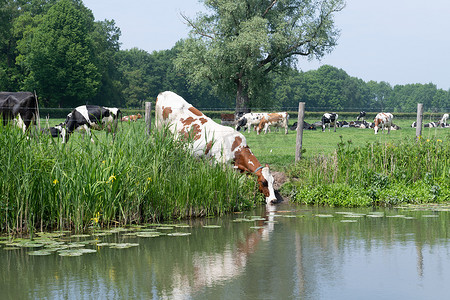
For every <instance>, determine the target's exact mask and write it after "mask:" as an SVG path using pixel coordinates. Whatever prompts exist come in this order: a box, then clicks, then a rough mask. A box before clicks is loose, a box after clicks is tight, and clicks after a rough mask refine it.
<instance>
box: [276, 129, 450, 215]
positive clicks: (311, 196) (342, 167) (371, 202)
mask: <svg viewBox="0 0 450 300" xmlns="http://www.w3.org/2000/svg"><path fill="white" fill-rule="evenodd" d="M289 175H290V177H291V178H292V179H293V180H292V181H291V182H290V183H288V184H286V185H284V186H283V191H284V192H285V193H287V194H289V195H290V197H291V200H292V201H293V202H298V203H303V204H317V205H329V206H344V207H354V206H375V205H379V206H390V205H398V204H400V203H427V202H437V203H439V202H446V201H450V143H449V138H448V136H447V138H446V139H444V140H442V139H438V138H434V139H424V138H421V139H420V140H419V141H416V140H415V139H414V138H408V139H405V140H402V141H396V142H385V143H379V142H374V143H367V144H366V145H363V146H355V145H353V143H352V142H351V141H346V142H345V141H343V140H342V141H341V142H340V143H339V144H338V147H337V150H336V152H334V153H333V154H331V155H328V156H325V155H318V156H314V157H312V158H309V159H304V160H302V161H300V162H299V163H298V164H295V165H293V166H292V167H291V168H289Z"/></svg>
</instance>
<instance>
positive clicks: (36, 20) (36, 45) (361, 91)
mask: <svg viewBox="0 0 450 300" xmlns="http://www.w3.org/2000/svg"><path fill="white" fill-rule="evenodd" d="M222 1H225V0H222ZM219 2H220V1H217V3H219ZM237 2H239V1H237ZM0 6H1V7H0V37H1V38H0V48H1V51H0V89H1V90H4V91H20V90H27V91H36V93H37V94H38V96H39V99H40V105H41V106H43V107H63V108H73V107H75V106H78V105H82V104H98V105H105V106H116V107H121V108H141V107H142V106H143V103H144V102H147V101H152V102H154V101H155V99H156V97H157V95H158V93H159V92H161V91H164V90H171V91H174V92H176V93H178V94H180V95H182V96H183V97H184V98H185V99H186V100H187V101H188V102H190V103H192V104H193V105H194V106H196V107H198V108H201V109H218V110H219V109H228V110H234V109H235V105H236V99H237V98H236V90H235V88H234V89H233V88H230V87H228V88H227V86H226V85H224V84H221V86H220V88H218V83H217V82H214V81H211V80H208V78H207V77H208V76H206V75H205V76H203V75H201V74H199V73H197V74H189V72H187V71H186V64H185V65H183V62H182V60H183V57H186V49H188V48H192V47H193V45H192V43H191V41H189V39H186V40H180V41H178V42H177V43H176V44H175V45H174V46H173V48H172V49H168V50H162V51H154V52H152V53H149V52H147V51H144V50H140V49H137V48H133V49H129V50H122V49H121V48H120V42H119V38H120V35H121V32H120V28H118V27H117V26H116V25H115V22H114V20H104V21H95V18H94V15H93V13H92V11H91V10H90V9H88V8H87V7H85V6H84V4H83V2H82V1H81V0H28V1H26V0H0ZM272 18H273V19H275V18H274V17H273V16H272ZM248 28H250V29H248V30H251V28H252V27H251V26H250V27H248ZM255 28H256V29H255V30H257V28H259V27H255ZM250 32H251V31H250ZM247 34H248V32H247ZM247 46H248V45H247ZM185 59H187V58H185ZM209 60H211V57H209ZM243 63H245V62H243ZM216 64H217V65H219V64H218V63H217V62H216ZM188 65H189V64H188ZM297 66H300V67H301V61H298V62H297ZM273 70H274V71H273V72H271V73H268V74H265V76H266V77H265V78H264V80H261V82H263V83H264V84H263V86H264V93H258V92H256V91H253V92H251V93H250V92H249V93H248V96H249V99H248V105H249V107H250V108H252V109H254V110H275V109H276V110H296V109H297V107H298V102H305V103H306V105H307V108H308V110H315V111H359V110H366V111H392V112H413V111H415V110H416V107H417V103H419V102H420V103H423V104H424V109H425V110H426V111H430V112H448V111H449V110H450V90H449V91H445V90H442V89H438V88H437V87H436V85H434V84H432V83H429V84H407V85H395V86H391V85H390V84H389V83H387V82H383V81H382V82H375V81H369V82H365V81H363V80H362V79H359V78H355V77H351V76H349V75H348V74H347V73H346V72H345V71H344V70H342V69H338V68H335V67H333V66H328V65H325V66H322V67H320V68H319V69H317V70H312V71H307V72H303V71H301V70H298V69H297V68H296V67H295V66H294V65H293V64H285V65H283V64H281V65H279V66H278V67H277V68H273ZM209 72H211V70H209ZM258 72H259V71H255V73H254V74H253V75H252V76H254V77H255V76H257V74H258ZM191 73H192V72H191ZM255 74H256V75H255ZM192 76H196V77H195V80H193V77H192ZM254 82H258V80H256V81H255V80H254V81H253V85H252V87H253V89H257V87H258V85H257V84H255V83H254Z"/></svg>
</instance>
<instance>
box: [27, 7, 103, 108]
mask: <svg viewBox="0 0 450 300" xmlns="http://www.w3.org/2000/svg"><path fill="white" fill-rule="evenodd" d="M93 31H94V16H93V14H92V12H91V11H90V10H89V9H87V8H86V7H85V6H84V5H83V3H82V2H81V0H61V1H58V2H57V3H56V4H55V5H53V6H52V7H51V8H50V9H49V10H48V12H47V13H46V14H45V15H44V17H43V19H42V22H41V23H40V24H39V25H38V27H37V28H36V30H35V31H34V36H33V39H32V41H31V45H30V53H29V54H28V55H27V57H26V59H25V63H26V65H27V66H28V68H29V69H30V81H29V83H28V85H30V86H31V85H33V86H36V87H37V90H38V93H39V94H40V95H41V96H42V97H43V98H45V99H46V100H47V103H46V104H47V105H49V106H52V105H58V106H61V107H73V106H75V105H77V104H81V103H83V102H84V101H86V99H90V98H92V97H93V96H95V95H96V93H97V89H98V88H99V86H100V80H101V74H100V71H99V68H98V67H97V66H96V61H95V58H94V54H95V53H94V47H93V45H94V43H93V39H92V36H91V33H92V32H93Z"/></svg>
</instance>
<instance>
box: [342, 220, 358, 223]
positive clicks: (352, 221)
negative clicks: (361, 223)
mask: <svg viewBox="0 0 450 300" xmlns="http://www.w3.org/2000/svg"><path fill="white" fill-rule="evenodd" d="M356 222H358V221H356V220H341V223H356Z"/></svg>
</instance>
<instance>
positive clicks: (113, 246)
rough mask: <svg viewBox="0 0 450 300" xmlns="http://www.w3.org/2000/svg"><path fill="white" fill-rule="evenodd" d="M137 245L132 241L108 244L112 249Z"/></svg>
mask: <svg viewBox="0 0 450 300" xmlns="http://www.w3.org/2000/svg"><path fill="white" fill-rule="evenodd" d="M136 246H139V244H134V243H120V244H119V243H117V244H115V245H112V246H110V247H109V248H113V249H127V248H131V247H136Z"/></svg>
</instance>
